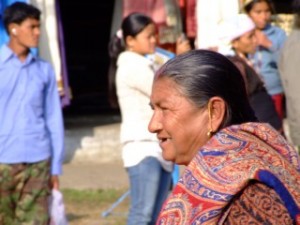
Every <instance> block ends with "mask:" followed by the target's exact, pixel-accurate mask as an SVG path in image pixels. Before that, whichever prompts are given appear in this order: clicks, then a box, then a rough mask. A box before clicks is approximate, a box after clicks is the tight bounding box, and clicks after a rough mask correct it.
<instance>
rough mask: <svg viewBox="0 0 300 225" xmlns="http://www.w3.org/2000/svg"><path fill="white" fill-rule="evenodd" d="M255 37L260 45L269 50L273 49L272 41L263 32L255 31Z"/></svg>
mask: <svg viewBox="0 0 300 225" xmlns="http://www.w3.org/2000/svg"><path fill="white" fill-rule="evenodd" d="M255 37H256V39H257V44H258V45H260V46H262V47H265V48H268V49H269V48H271V47H272V41H270V39H269V38H268V37H267V36H266V35H265V34H264V33H263V32H262V31H261V30H256V31H255Z"/></svg>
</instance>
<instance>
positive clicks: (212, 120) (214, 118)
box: [208, 97, 226, 133]
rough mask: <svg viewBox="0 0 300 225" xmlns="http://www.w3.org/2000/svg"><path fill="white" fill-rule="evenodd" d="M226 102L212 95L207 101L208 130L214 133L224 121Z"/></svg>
mask: <svg viewBox="0 0 300 225" xmlns="http://www.w3.org/2000/svg"><path fill="white" fill-rule="evenodd" d="M225 112H226V103H225V101H224V100H223V99H222V98H220V97H212V98H211V99H210V100H209V102H208V114H209V115H208V116H209V126H210V127H209V130H210V131H211V132H212V133H215V132H217V131H218V130H219V128H220V126H221V124H222V123H223V121H224V117H225Z"/></svg>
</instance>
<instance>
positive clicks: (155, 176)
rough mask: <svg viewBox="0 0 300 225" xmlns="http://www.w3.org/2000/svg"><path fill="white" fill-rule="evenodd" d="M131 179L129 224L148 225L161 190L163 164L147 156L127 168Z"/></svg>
mask: <svg viewBox="0 0 300 225" xmlns="http://www.w3.org/2000/svg"><path fill="white" fill-rule="evenodd" d="M127 171H128V175H129V180H130V197H131V206H130V210H129V215H128V220H127V224H128V225H147V224H149V223H150V221H151V217H152V214H153V209H154V207H155V206H154V205H155V201H156V196H157V192H158V191H159V180H160V174H161V166H160V163H159V161H158V160H157V159H156V158H154V157H147V158H145V159H144V160H143V161H141V162H140V163H139V164H138V165H136V166H133V167H129V168H127Z"/></svg>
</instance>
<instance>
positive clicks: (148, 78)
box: [109, 13, 186, 225]
mask: <svg viewBox="0 0 300 225" xmlns="http://www.w3.org/2000/svg"><path fill="white" fill-rule="evenodd" d="M155 31H156V30H155V24H154V23H153V21H152V19H151V18H149V17H147V16H145V15H143V14H140V13H132V14H130V15H128V16H127V17H126V18H124V20H123V22H122V25H121V30H120V31H118V32H117V34H116V35H115V36H114V37H113V38H112V40H111V42H110V45H109V54H110V57H111V66H110V74H109V76H110V85H111V86H113V85H114V81H115V84H116V91H117V100H118V105H119V106H120V110H121V117H122V124H121V143H122V145H123V149H122V158H123V162H124V167H125V168H126V170H127V172H128V176H129V181H130V196H131V205H130V211H129V215H128V219H127V224H129V225H149V224H155V221H156V218H157V215H158V213H159V211H160V209H161V206H162V203H163V202H164V200H165V199H166V197H167V195H168V191H169V189H170V185H171V178H172V176H171V172H172V168H173V164H172V163H171V162H168V161H165V160H164V159H163V158H162V150H161V148H160V146H159V142H158V140H157V138H156V136H155V135H154V134H151V133H150V132H149V131H148V123H149V121H150V119H151V115H152V110H151V108H150V106H149V102H150V94H151V90H152V83H153V79H154V70H153V65H152V62H151V61H150V60H149V59H147V58H146V57H145V56H146V55H147V54H152V53H154V51H155V47H156V32H155ZM182 45H186V43H185V42H182ZM115 75H116V78H115ZM110 90H112V91H113V90H114V88H110ZM112 94H113V93H112ZM111 96H113V95H111Z"/></svg>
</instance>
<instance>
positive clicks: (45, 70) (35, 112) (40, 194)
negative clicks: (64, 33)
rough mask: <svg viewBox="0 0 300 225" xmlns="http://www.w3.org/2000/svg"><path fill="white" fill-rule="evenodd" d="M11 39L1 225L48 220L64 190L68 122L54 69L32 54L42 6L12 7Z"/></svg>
mask: <svg viewBox="0 0 300 225" xmlns="http://www.w3.org/2000/svg"><path fill="white" fill-rule="evenodd" d="M3 20H4V25H5V28H6V30H7V32H8V34H9V37H10V39H9V42H8V43H7V44H5V45H4V46H2V48H1V49H0V224H23V223H26V224H48V222H49V216H48V199H47V198H48V197H49V194H50V190H51V188H55V189H58V188H59V181H58V175H60V174H61V172H62V163H63V154H64V150H63V136H64V135H63V132H64V129H63V121H62V113H61V107H60V100H59V96H58V90H57V86H56V79H55V75H54V72H53V69H52V68H51V66H50V65H49V63H47V62H45V61H44V60H42V59H40V58H39V57H37V56H35V55H33V54H31V52H30V48H35V47H37V46H38V41H39V36H40V22H39V20H40V11H39V10H38V9H37V8H35V7H33V6H31V5H28V4H25V3H21V2H17V3H14V4H12V5H11V6H9V7H8V8H6V10H5V12H4V15H3Z"/></svg>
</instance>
